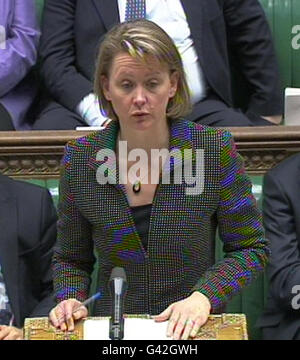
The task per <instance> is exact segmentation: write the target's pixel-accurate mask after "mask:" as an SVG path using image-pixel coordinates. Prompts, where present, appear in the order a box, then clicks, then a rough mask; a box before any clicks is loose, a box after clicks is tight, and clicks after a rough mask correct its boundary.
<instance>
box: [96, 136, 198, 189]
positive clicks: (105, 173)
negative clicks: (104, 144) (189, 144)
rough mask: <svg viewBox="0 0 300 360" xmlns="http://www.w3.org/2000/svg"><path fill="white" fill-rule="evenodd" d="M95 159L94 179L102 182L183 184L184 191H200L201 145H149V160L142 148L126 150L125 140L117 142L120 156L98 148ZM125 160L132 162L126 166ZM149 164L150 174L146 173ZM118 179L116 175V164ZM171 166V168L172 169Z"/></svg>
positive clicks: (111, 151)
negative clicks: (152, 146) (161, 147)
mask: <svg viewBox="0 0 300 360" xmlns="http://www.w3.org/2000/svg"><path fill="white" fill-rule="evenodd" d="M96 160H97V161H98V162H101V165H99V167H98V169H97V173H96V178H97V182H98V183H99V184H101V185H104V184H107V183H109V184H117V181H118V182H119V184H127V183H128V182H129V183H130V184H134V183H135V182H136V181H140V182H141V184H148V183H149V181H148V179H149V176H150V175H151V180H150V183H151V184H158V183H159V182H160V181H161V183H162V184H171V172H172V183H173V184H183V183H184V184H185V185H186V188H185V192H186V195H200V194H201V193H202V192H203V190H204V150H203V149H184V150H183V151H181V150H180V149H177V148H174V149H172V150H171V151H169V150H168V149H161V150H159V149H152V150H151V154H150V160H149V156H148V153H147V152H146V151H145V150H144V149H133V150H131V151H130V152H129V153H128V147H127V142H126V141H120V142H119V156H118V159H117V156H116V153H115V152H114V151H113V150H112V149H101V150H100V151H98V153H97V156H96ZM128 162H134V164H133V165H131V166H130V168H129V169H128ZM149 164H150V174H149ZM117 166H118V170H119V179H118V180H117V177H116V167H117ZM171 169H172V171H171Z"/></svg>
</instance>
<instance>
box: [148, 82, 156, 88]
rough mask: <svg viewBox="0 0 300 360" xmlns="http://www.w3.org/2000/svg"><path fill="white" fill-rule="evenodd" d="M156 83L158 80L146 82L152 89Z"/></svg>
mask: <svg viewBox="0 0 300 360" xmlns="http://www.w3.org/2000/svg"><path fill="white" fill-rule="evenodd" d="M157 85H158V82H157V81H150V82H149V83H148V86H149V87H150V88H151V89H154V88H155V87H156V86H157Z"/></svg>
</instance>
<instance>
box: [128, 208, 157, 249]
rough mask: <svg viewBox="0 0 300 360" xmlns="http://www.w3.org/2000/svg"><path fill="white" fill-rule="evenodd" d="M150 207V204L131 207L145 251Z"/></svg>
mask: <svg viewBox="0 0 300 360" xmlns="http://www.w3.org/2000/svg"><path fill="white" fill-rule="evenodd" d="M151 208H152V204H146V205H141V206H134V207H131V211H132V216H133V220H134V223H135V227H136V229H137V232H138V234H139V237H140V238H141V241H142V244H143V247H144V248H145V250H146V251H147V246H148V231H149V225H150V214H151Z"/></svg>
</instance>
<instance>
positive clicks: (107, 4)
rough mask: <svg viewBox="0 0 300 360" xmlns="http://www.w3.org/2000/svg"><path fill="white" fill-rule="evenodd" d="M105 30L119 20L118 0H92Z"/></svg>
mask: <svg viewBox="0 0 300 360" xmlns="http://www.w3.org/2000/svg"><path fill="white" fill-rule="evenodd" d="M92 1H93V3H94V4H95V8H96V11H97V13H98V15H99V17H100V18H101V19H102V21H103V23H104V24H105V27H106V29H107V30H109V29H111V28H112V27H113V26H114V25H115V24H117V23H119V22H120V16H119V7H118V0H92Z"/></svg>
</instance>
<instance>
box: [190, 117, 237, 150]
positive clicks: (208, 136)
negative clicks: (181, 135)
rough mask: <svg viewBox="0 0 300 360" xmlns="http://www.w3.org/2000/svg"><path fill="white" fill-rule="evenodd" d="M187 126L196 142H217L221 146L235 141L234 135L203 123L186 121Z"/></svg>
mask: <svg viewBox="0 0 300 360" xmlns="http://www.w3.org/2000/svg"><path fill="white" fill-rule="evenodd" d="M185 126H187V127H188V128H189V129H190V131H191V133H192V137H193V139H194V140H196V139H201V140H202V141H207V142H211V141H217V142H219V143H220V144H221V143H224V142H228V141H232V139H233V136H232V134H231V133H230V132H229V131H228V130H226V129H224V128H217V127H210V126H207V125H203V124H201V123H195V122H192V121H186V120H185Z"/></svg>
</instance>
